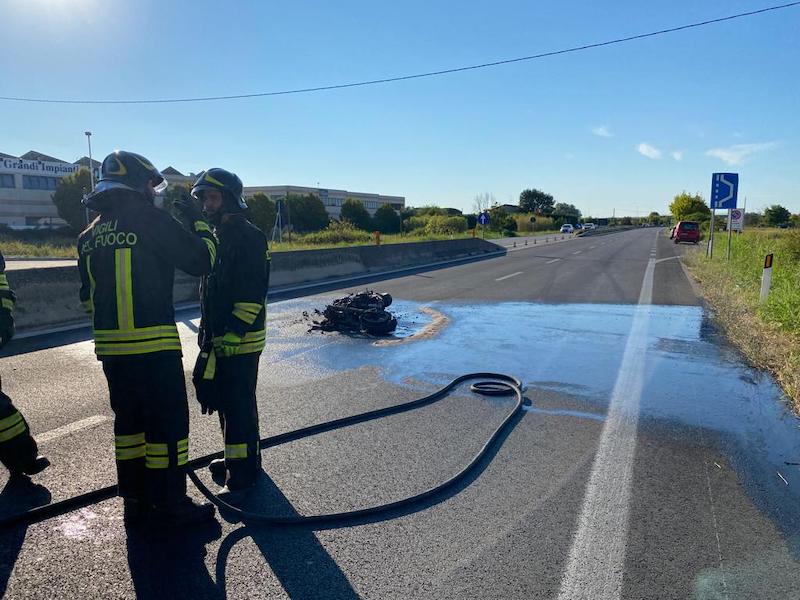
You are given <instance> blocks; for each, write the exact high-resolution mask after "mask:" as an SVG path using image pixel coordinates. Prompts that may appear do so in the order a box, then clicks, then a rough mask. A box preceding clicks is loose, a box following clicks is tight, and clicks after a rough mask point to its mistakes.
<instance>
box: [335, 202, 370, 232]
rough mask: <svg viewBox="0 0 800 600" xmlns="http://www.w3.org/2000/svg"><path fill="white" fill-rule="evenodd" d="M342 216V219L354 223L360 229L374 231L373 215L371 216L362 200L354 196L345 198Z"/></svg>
mask: <svg viewBox="0 0 800 600" xmlns="http://www.w3.org/2000/svg"><path fill="white" fill-rule="evenodd" d="M340 216H341V219H342V221H347V222H349V223H352V225H353V226H354V227H356V228H358V229H363V230H364V231H372V217H370V216H369V213H368V212H367V209H366V208H364V205H363V204H362V203H361V200H355V199H353V198H348V199H347V200H345V201H344V203H343V204H342V212H341V215H340Z"/></svg>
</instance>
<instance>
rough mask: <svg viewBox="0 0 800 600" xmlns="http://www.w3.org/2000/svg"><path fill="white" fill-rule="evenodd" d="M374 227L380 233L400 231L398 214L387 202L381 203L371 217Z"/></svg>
mask: <svg viewBox="0 0 800 600" xmlns="http://www.w3.org/2000/svg"><path fill="white" fill-rule="evenodd" d="M372 221H373V224H374V226H375V229H377V230H378V231H380V232H381V233H398V232H399V231H400V215H398V214H397V211H396V210H395V209H393V208H392V207H391V206H390V205H388V204H381V205H380V206H379V207H378V210H376V211H375V216H374V217H373V219H372Z"/></svg>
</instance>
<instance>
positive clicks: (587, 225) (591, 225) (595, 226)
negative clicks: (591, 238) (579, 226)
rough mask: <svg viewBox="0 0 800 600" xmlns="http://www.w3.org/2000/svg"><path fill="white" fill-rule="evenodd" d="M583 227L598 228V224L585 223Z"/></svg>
mask: <svg viewBox="0 0 800 600" xmlns="http://www.w3.org/2000/svg"><path fill="white" fill-rule="evenodd" d="M583 228H584V229H597V225H595V224H594V223H584V224H583Z"/></svg>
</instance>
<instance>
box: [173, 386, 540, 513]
mask: <svg viewBox="0 0 800 600" xmlns="http://www.w3.org/2000/svg"><path fill="white" fill-rule="evenodd" d="M474 379H479V380H482V381H478V382H476V383H474V384H472V386H470V389H471V390H472V391H473V392H475V393H477V394H481V395H484V396H510V395H512V394H513V395H514V396H516V402H515V403H514V407H513V408H512V409H511V410H510V411H509V412H508V414H507V415H506V417H505V418H504V419H503V421H502V422H501V423H500V425H498V426H497V428H496V429H495V430H494V432H492V434H491V435H490V436H489V439H488V440H486V443H485V444H484V445H483V446H482V447H481V449H480V450H478V452H477V454H475V456H474V457H473V458H472V460H470V461H469V463H467V464H466V466H464V467H463V468H462V469H461V470H460V471H459V472H458V473H456V474H455V475H453V476H452V477H450V478H449V479H447V480H446V481H443V482H442V483H440V484H438V485H436V486H434V487H432V488H430V489H427V490H425V491H423V492H420V493H418V494H414V495H413V496H408V497H407V498H402V499H400V500H395V501H393V502H387V503H385V504H378V505H376V506H370V507H368V508H361V509H358V510H349V511H344V512H338V513H329V514H324V515H300V516H294V517H276V516H272V515H267V514H262V513H255V512H249V511H246V510H243V509H241V508H238V507H236V506H233V505H231V504H229V503H227V502H225V501H224V500H221V499H219V498H218V497H217V496H216V495H215V494H214V493H213V492H212V491H211V490H209V489H208V488H207V487H206V486H205V484H204V483H203V482H202V481H200V478H199V477H198V476H197V473H195V471H194V469H191V470H190V471H189V479H191V480H192V483H194V485H195V486H196V487H197V489H198V490H200V492H201V493H202V494H203V495H204V496H205V497H206V498H208V500H209V501H210V502H212V503H213V504H215V505H216V506H217V507H218V508H219V509H220V510H222V511H226V512H228V513H231V514H234V515H236V516H237V517H238V518H239V519H241V520H247V521H253V522H258V523H264V524H268V525H284V526H286V525H309V524H323V523H332V522H336V523H344V522H347V521H355V520H358V519H362V518H364V517H367V516H375V515H378V514H381V513H387V512H390V511H393V510H397V509H398V508H403V507H408V506H410V505H413V504H416V503H418V502H421V501H422V500H425V499H427V498H430V497H431V496H434V495H436V494H439V493H441V492H443V491H445V490H447V489H448V488H450V487H452V486H453V485H455V484H456V483H458V482H459V481H461V480H462V479H463V478H464V477H466V476H467V474H468V473H469V472H470V471H471V470H472V469H474V468H475V467H476V466H477V464H478V463H479V462H480V461H481V459H482V458H483V457H484V456H485V455H486V453H487V452H488V451H489V449H490V448H491V447H492V445H493V444H494V442H495V441H496V440H497V438H498V437H500V435H501V434H502V433H503V432H504V431H505V429H506V428H507V427H508V426H509V424H510V423H511V421H512V420H513V419H514V417H515V416H516V415H517V414H518V413H520V412H521V411H522V407H523V404H524V401H525V399H524V397H523V395H522V383H521V382H520V381H519V380H518V379H517V378H516V377H512V376H510V375H503V374H500V373H469V374H467V375H461V376H460V377H457V378H456V379H454V380H453V381H451V382H450V383H448V384H447V385H446V386H444V387H443V388H441V389H439V390H437V391H435V392H433V393H432V394H430V395H428V396H425V397H424V398H419V399H418V400H412V401H410V402H406V403H403V404H396V405H394V406H387V407H386V408H379V409H377V410H372V411H368V412H365V413H361V414H358V415H352V416H350V417H344V418H341V419H335V420H333V421H327V422H325V423H320V424H318V425H312V426H310V427H304V428H302V429H297V430H295V431H290V432H287V433H284V434H279V435H276V436H273V437H270V438H265V439H263V440H261V444H260V446H261V448H262V449H263V448H272V447H274V446H279V445H280V444H286V443H288V442H293V441H295V440H299V439H302V438H306V437H311V436H313V435H317V434H319V433H323V432H325V431H331V430H333V429H341V428H343V427H349V426H350V425H356V424H357V423H363V422H364V421H370V420H372V419H378V418H381V417H388V416H389V415H396V414H399V413H403V412H407V411H409V410H414V409H416V408H420V407H422V406H426V405H428V404H432V403H434V402H436V401H437V400H441V399H442V398H444V397H446V396H447V394H448V393H449V392H450V391H452V390H453V389H454V388H455V387H456V386H458V385H460V384H462V383H464V382H465V381H471V380H474ZM221 457H222V453H221V452H218V453H216V454H215V455H214V458H221ZM214 458H210V459H209V460H208V462H211V460H214ZM206 464H208V463H206ZM197 466H200V465H197ZM195 468H197V467H195Z"/></svg>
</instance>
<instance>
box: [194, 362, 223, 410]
mask: <svg viewBox="0 0 800 600" xmlns="http://www.w3.org/2000/svg"><path fill="white" fill-rule="evenodd" d="M216 364H217V357H216V355H215V354H214V350H213V349H209V350H201V352H200V354H199V355H198V357H197V362H196V363H195V365H194V371H192V383H193V384H194V391H195V395H196V396H197V401H198V402H199V403H200V411H201V412H202V413H203V414H204V415H211V414H214V411H215V410H219V394H218V393H217V380H216V378H215V377H214V375H215V370H216Z"/></svg>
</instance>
